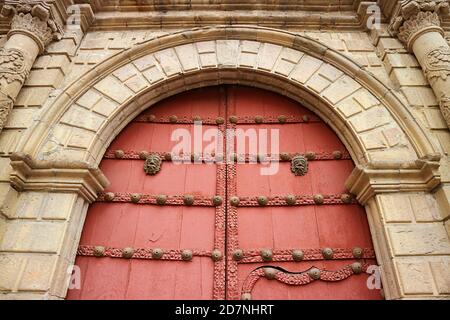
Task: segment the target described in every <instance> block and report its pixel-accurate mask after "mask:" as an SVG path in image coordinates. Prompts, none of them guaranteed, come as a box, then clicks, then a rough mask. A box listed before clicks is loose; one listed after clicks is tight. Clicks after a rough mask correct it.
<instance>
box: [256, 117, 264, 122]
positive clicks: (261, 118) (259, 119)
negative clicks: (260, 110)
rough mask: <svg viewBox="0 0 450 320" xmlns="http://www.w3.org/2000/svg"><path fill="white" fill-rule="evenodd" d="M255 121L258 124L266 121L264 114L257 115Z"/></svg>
mask: <svg viewBox="0 0 450 320" xmlns="http://www.w3.org/2000/svg"><path fill="white" fill-rule="evenodd" d="M255 122H256V123H258V124H261V123H263V122H264V118H263V117H262V116H256V117H255Z"/></svg>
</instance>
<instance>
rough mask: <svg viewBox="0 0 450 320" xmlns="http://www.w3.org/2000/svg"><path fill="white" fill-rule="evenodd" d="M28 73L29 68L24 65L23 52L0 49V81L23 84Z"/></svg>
mask: <svg viewBox="0 0 450 320" xmlns="http://www.w3.org/2000/svg"><path fill="white" fill-rule="evenodd" d="M28 73H29V68H27V66H26V65H25V57H24V54H23V52H21V51H20V50H17V49H5V48H0V80H1V79H5V80H6V82H7V83H8V84H9V83H12V82H14V81H19V82H20V83H21V84H23V83H24V82H25V79H26V78H27V76H28Z"/></svg>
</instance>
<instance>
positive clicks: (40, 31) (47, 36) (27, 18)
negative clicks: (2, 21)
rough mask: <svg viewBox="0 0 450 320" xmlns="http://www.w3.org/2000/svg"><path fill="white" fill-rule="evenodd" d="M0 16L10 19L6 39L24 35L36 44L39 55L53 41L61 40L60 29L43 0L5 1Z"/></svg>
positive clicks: (48, 6)
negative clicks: (20, 34)
mask: <svg viewBox="0 0 450 320" xmlns="http://www.w3.org/2000/svg"><path fill="white" fill-rule="evenodd" d="M1 15H3V16H5V17H11V18H12V20H11V30H10V31H9V33H8V37H11V36H12V35H13V34H17V33H22V34H26V35H27V36H29V37H31V38H32V39H33V40H34V41H35V42H36V43H37V45H38V46H39V49H40V52H41V53H42V52H43V51H44V49H45V47H46V46H47V45H48V44H50V43H51V42H52V41H53V40H59V39H61V36H62V29H61V27H60V26H59V25H58V23H57V22H56V21H55V19H54V17H53V14H52V11H51V7H50V5H49V4H47V3H46V2H45V1H43V0H6V1H5V5H4V6H3V8H2V11H1Z"/></svg>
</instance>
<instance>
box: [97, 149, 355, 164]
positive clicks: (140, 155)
mask: <svg viewBox="0 0 450 320" xmlns="http://www.w3.org/2000/svg"><path fill="white" fill-rule="evenodd" d="M150 155H158V156H159V157H160V158H161V160H162V161H172V158H174V159H183V160H184V161H189V160H190V161H191V162H194V161H195V162H205V163H212V162H214V161H219V160H222V159H223V158H222V157H220V156H216V155H215V154H206V155H197V154H180V155H177V157H176V158H175V157H174V156H173V155H172V154H171V153H170V152H161V151H156V152H154V151H145V150H143V151H136V150H109V151H107V152H106V154H105V156H104V158H105V159H119V160H120V159H122V160H145V159H147V157H148V156H150ZM295 156H303V157H305V158H306V159H307V160H308V161H323V160H351V157H350V154H349V153H348V151H345V150H343V151H341V150H335V151H333V152H324V151H321V152H313V151H308V152H305V153H289V152H282V153H280V154H274V155H272V154H271V155H264V156H262V155H250V154H242V155H241V154H239V155H235V154H234V155H230V157H229V160H233V161H234V162H245V163H249V162H259V163H261V162H270V161H280V162H291V161H292V159H293V158H294V157H295ZM233 161H230V162H233Z"/></svg>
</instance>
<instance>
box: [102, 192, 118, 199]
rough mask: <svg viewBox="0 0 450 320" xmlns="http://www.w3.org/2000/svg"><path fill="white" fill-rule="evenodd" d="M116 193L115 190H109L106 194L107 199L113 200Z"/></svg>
mask: <svg viewBox="0 0 450 320" xmlns="http://www.w3.org/2000/svg"><path fill="white" fill-rule="evenodd" d="M115 196H116V195H115V194H114V193H113V192H108V193H106V194H105V200H106V201H113V200H114V197H115Z"/></svg>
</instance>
